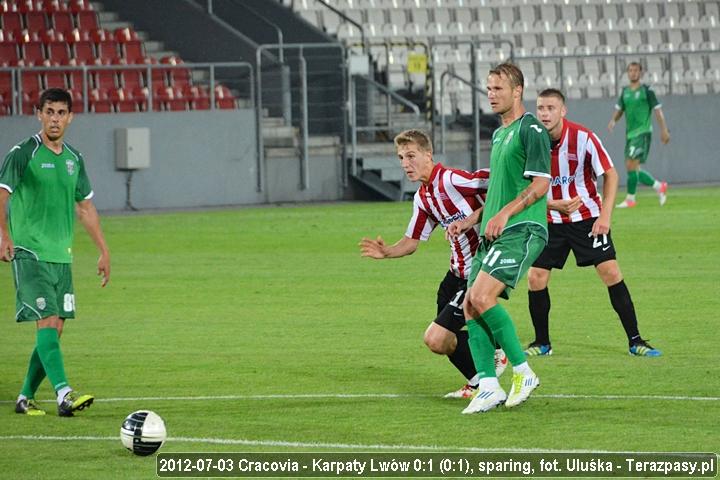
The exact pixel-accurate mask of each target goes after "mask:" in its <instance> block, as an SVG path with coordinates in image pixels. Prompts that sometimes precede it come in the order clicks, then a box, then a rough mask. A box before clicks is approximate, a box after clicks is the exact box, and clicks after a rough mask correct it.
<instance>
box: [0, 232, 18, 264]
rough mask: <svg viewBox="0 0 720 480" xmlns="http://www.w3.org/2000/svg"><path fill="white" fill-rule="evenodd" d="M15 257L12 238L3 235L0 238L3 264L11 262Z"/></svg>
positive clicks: (0, 256)
mask: <svg viewBox="0 0 720 480" xmlns="http://www.w3.org/2000/svg"><path fill="white" fill-rule="evenodd" d="M14 256H15V246H14V245H13V242H12V240H10V236H8V235H3V236H2V237H1V238H0V260H2V261H3V262H9V261H11V260H12V259H13V257H14Z"/></svg>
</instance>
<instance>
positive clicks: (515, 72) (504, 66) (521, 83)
mask: <svg viewBox="0 0 720 480" xmlns="http://www.w3.org/2000/svg"><path fill="white" fill-rule="evenodd" d="M490 75H497V76H498V77H499V76H502V75H505V76H506V77H507V78H508V80H510V88H515V87H522V89H523V91H524V90H525V77H524V76H523V73H522V70H520V68H518V66H517V65H515V64H513V63H510V62H504V63H501V64H500V65H495V66H494V67H493V68H492V69H490V72H489V73H488V76H490Z"/></svg>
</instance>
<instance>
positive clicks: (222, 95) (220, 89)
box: [215, 85, 237, 109]
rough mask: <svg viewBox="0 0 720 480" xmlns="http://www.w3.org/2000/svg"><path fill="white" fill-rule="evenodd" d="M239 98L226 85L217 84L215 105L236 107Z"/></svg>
mask: <svg viewBox="0 0 720 480" xmlns="http://www.w3.org/2000/svg"><path fill="white" fill-rule="evenodd" d="M236 101H237V99H236V98H235V96H234V95H233V94H232V92H231V91H230V89H229V88H228V87H226V86H225V85H215V106H216V107H217V108H220V109H233V108H235V107H236V106H237V105H236Z"/></svg>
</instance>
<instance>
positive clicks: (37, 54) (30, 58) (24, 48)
mask: <svg viewBox="0 0 720 480" xmlns="http://www.w3.org/2000/svg"><path fill="white" fill-rule="evenodd" d="M20 51H21V54H22V59H21V60H20V62H19V63H18V64H19V65H21V66H25V67H30V66H41V65H44V64H45V50H44V49H43V44H42V42H40V41H34V40H33V41H29V42H22V43H20Z"/></svg>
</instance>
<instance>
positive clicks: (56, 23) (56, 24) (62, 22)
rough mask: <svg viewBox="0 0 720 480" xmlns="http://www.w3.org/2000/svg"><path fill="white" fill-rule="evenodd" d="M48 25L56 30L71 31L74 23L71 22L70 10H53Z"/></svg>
mask: <svg viewBox="0 0 720 480" xmlns="http://www.w3.org/2000/svg"><path fill="white" fill-rule="evenodd" d="M50 25H52V28H54V29H55V30H57V31H58V32H62V33H67V32H71V31H72V30H73V29H74V28H75V25H74V24H73V18H72V14H71V13H70V12H53V13H51V14H50Z"/></svg>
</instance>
